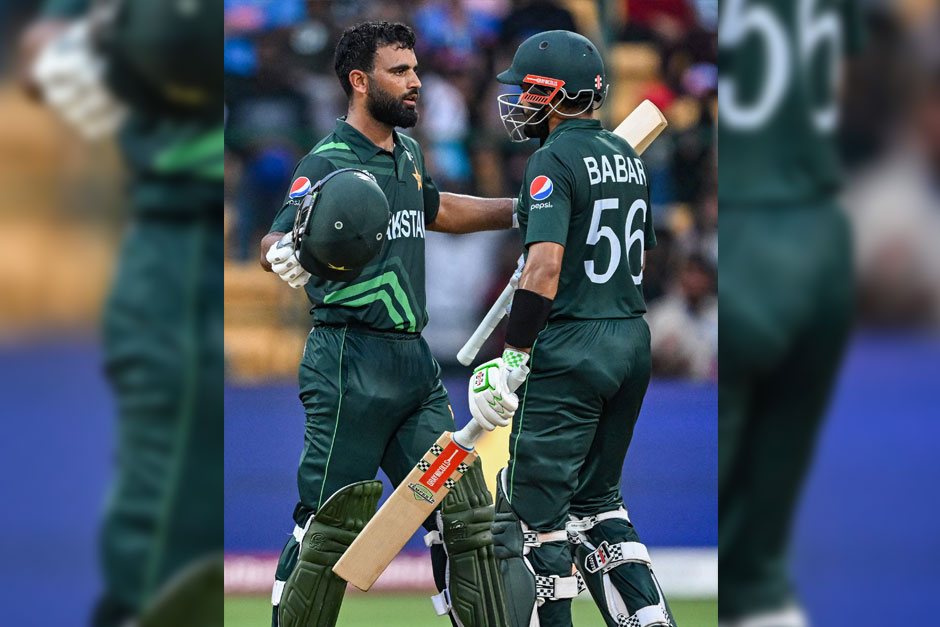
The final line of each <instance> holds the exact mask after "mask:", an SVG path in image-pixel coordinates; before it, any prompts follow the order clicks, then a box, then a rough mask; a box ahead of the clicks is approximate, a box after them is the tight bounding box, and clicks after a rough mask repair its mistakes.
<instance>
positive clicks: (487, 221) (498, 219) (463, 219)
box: [427, 193, 513, 233]
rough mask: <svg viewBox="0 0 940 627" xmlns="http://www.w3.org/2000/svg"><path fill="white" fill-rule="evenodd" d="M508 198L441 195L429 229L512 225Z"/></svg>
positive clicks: (472, 229)
mask: <svg viewBox="0 0 940 627" xmlns="http://www.w3.org/2000/svg"><path fill="white" fill-rule="evenodd" d="M512 213H513V200H512V198H478V197H476V196H464V195H463V194H448V193H442V194H441V206H440V209H439V210H438V212H437V217H435V218H434V222H431V223H430V224H428V225H427V228H428V230H429V231H439V232H441V233H474V232H476V231H495V230H498V229H509V228H512V223H513V220H512Z"/></svg>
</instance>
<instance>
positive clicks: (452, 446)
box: [333, 420, 483, 590]
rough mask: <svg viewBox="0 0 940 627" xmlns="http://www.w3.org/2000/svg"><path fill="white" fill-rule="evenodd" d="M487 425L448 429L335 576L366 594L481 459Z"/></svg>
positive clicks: (370, 524) (348, 552)
mask: <svg viewBox="0 0 940 627" xmlns="http://www.w3.org/2000/svg"><path fill="white" fill-rule="evenodd" d="M482 433H483V427H481V426H480V425H479V424H477V422H476V421H475V420H471V421H470V422H469V423H467V425H466V426H465V427H464V428H463V429H461V430H460V431H457V432H456V433H451V432H450V431H445V432H444V433H443V434H442V435H441V437H439V438H438V439H437V442H435V443H434V445H433V446H431V448H430V449H429V450H428V452H427V453H425V454H424V457H422V458H421V459H420V460H419V461H418V463H417V464H416V465H415V467H414V468H412V469H411V472H410V473H408V476H407V477H405V479H404V481H402V482H401V483H400V484H399V485H398V487H397V488H395V491H394V492H392V494H391V496H389V497H388V500H387V501H385V503H384V504H383V505H382V507H380V508H379V511H378V512H376V514H375V516H373V517H372V519H371V520H370V521H369V522H368V524H367V525H366V526H365V528H364V529H363V530H362V531H361V532H360V533H359V535H358V536H357V537H356V539H355V540H354V541H353V543H352V544H351V545H349V548H348V549H346V552H345V553H343V556H342V557H340V558H339V561H338V562H336V565H335V566H333V572H334V573H336V574H337V575H339V576H340V577H342V578H343V579H345V580H346V581H348V582H349V583H351V584H353V585H354V586H356V587H357V588H359V589H360V590H368V589H369V588H371V587H372V584H374V583H375V580H376V579H378V578H379V575H381V574H382V572H384V571H385V568H386V567H387V566H388V565H389V564H390V563H391V562H392V560H393V559H394V558H395V556H396V555H398V553H399V552H400V551H401V550H402V547H404V546H405V543H406V542H408V539H409V538H410V537H411V536H412V534H413V533H414V532H415V530H416V529H417V528H418V527H420V526H421V523H423V522H424V520H425V519H426V518H427V517H428V516H430V515H431V512H433V511H434V508H435V507H437V506H438V505H439V504H440V502H441V501H443V500H444V497H445V496H447V494H448V493H449V492H450V491H451V489H452V488H453V487H454V485H455V484H456V483H457V482H458V481H460V479H461V478H462V477H463V474H464V473H465V472H467V470H469V469H470V466H472V465H473V462H475V461H476V459H477V452H476V450H474V448H473V443H474V442H475V441H476V440H477V439H478V438H479V437H480V435H482Z"/></svg>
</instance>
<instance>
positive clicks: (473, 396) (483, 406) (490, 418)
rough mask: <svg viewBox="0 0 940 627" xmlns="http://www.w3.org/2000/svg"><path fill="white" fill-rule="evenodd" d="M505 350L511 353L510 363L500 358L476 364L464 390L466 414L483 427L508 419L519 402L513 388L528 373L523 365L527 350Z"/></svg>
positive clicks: (515, 387)
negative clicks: (468, 409) (522, 351)
mask: <svg viewBox="0 0 940 627" xmlns="http://www.w3.org/2000/svg"><path fill="white" fill-rule="evenodd" d="M506 352H507V353H510V352H511V353H512V354H513V355H512V356H510V358H511V360H512V364H513V365H508V364H507V363H506V361H505V360H504V359H503V358H499V359H493V360H491V361H488V362H486V363H485V364H481V365H480V366H477V368H476V369H475V370H474V371H473V376H471V377H470V384H469V386H468V390H467V394H468V397H469V398H468V401H469V403H468V404H469V405H470V414H471V415H472V416H473V419H474V420H475V421H477V423H478V424H479V425H480V426H481V427H483V428H484V429H486V430H487V431H492V430H493V429H495V428H496V427H505V426H506V425H508V424H509V423H510V422H511V421H512V416H513V414H515V412H516V408H517V407H518V406H519V397H517V396H516V394H515V391H516V389H517V388H518V387H519V386H520V385H522V382H523V381H525V378H526V376H528V373H529V369H528V368H527V367H526V365H525V364H526V362H527V361H528V359H529V356H528V355H527V354H525V353H519V352H517V351H506ZM505 356H506V353H504V357H505ZM520 356H521V357H520Z"/></svg>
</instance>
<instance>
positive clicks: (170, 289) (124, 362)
mask: <svg viewBox="0 0 940 627" xmlns="http://www.w3.org/2000/svg"><path fill="white" fill-rule="evenodd" d="M221 21H222V1H221V0H206V1H203V2H192V3H170V2H151V1H149V0H122V1H120V2H107V3H92V2H89V1H88V0H49V1H48V2H47V3H46V7H45V12H44V14H43V16H42V17H41V18H40V19H39V20H37V21H36V22H35V23H34V24H33V25H32V27H31V28H30V29H29V30H28V31H27V33H26V34H25V35H24V38H23V49H24V64H23V70H24V73H25V74H26V76H25V80H26V82H27V83H28V85H29V87H30V88H31V89H32V90H33V91H34V92H35V93H37V95H41V96H42V97H43V99H44V101H45V102H46V103H47V104H48V105H49V106H50V107H52V108H53V109H55V110H56V111H57V112H58V113H59V114H60V115H61V116H62V117H63V118H65V120H66V121H67V122H69V123H70V124H71V125H72V126H73V127H74V128H76V129H77V130H78V131H79V132H80V133H81V134H82V135H84V136H86V137H89V138H95V137H103V136H106V135H107V134H108V133H109V132H112V131H115V130H119V132H120V135H119V141H120V144H121V147H122V149H123V153H124V156H125V159H126V161H127V164H128V169H129V171H130V174H131V181H130V186H129V189H130V203H129V204H130V211H129V214H130V219H129V227H128V230H127V233H126V235H125V239H124V243H123V246H122V249H121V253H120V258H119V259H118V261H117V266H116V268H117V271H116V276H115V279H114V283H113V286H112V288H111V293H110V296H109V298H108V301H107V304H106V307H105V312H104V328H103V335H104V342H105V347H104V349H105V361H106V363H105V366H106V371H107V374H108V377H109V379H110V382H111V385H112V387H113V389H114V392H115V395H116V401H117V402H116V406H117V410H118V424H117V434H116V442H117V445H116V446H117V455H116V463H117V468H116V472H115V477H114V480H113V485H112V489H111V493H110V496H109V499H108V502H107V506H106V509H105V514H104V522H103V525H102V530H101V556H102V562H103V571H104V572H103V575H104V577H103V579H104V588H105V589H104V594H103V597H102V599H101V601H100V603H99V604H98V606H97V609H96V613H95V616H94V619H93V624H94V625H95V626H96V627H110V626H117V625H119V624H120V625H124V624H127V621H128V620H129V619H130V618H131V617H135V616H137V615H138V614H139V613H140V612H141V610H147V608H148V606H150V605H151V604H153V603H155V600H156V599H157V598H158V597H161V598H164V599H165V598H167V596H166V595H167V590H168V589H169V588H173V589H176V590H179V589H180V586H179V583H180V582H179V581H176V580H175V578H176V577H177V576H179V575H180V574H181V573H182V572H183V571H186V572H187V573H188V575H187V576H192V577H195V578H196V579H198V580H199V583H198V584H197V585H196V587H192V586H190V587H189V588H191V589H194V590H195V589H199V590H201V591H203V592H206V594H201V595H199V594H197V595H194V596H191V597H187V598H186V600H184V601H183V604H184V605H186V604H191V603H194V602H197V601H199V599H204V598H205V597H206V596H208V597H209V599H210V605H209V606H208V614H207V613H206V611H207V610H206V608H203V609H202V610H199V609H196V608H193V607H192V606H191V605H190V606H189V607H190V608H191V609H192V611H191V612H189V611H187V609H186V608H183V611H182V612H180V613H177V614H174V615H175V616H180V614H182V615H184V616H185V615H187V614H188V615H189V616H190V617H195V616H197V615H198V616H199V618H198V622H199V624H203V625H213V624H221V622H222V615H221V605H220V604H219V602H218V599H219V595H221V593H222V589H221V577H217V576H216V575H217V574H220V573H221V557H220V556H221V550H222V532H223V530H222V511H223V509H222V498H223V490H222V486H223V482H222V472H223V471H222V430H223V421H222V415H223V410H222V395H221V389H222V381H223V340H222V311H223V305H222V287H223V273H222V255H223V253H222V238H221V232H222V182H223V137H222V114H221V106H222V90H221V84H222V79H221V71H222V68H221V64H220V62H219V56H218V54H219V52H218V51H219V50H221V45H222V29H221ZM213 554H215V555H218V556H219V559H218V564H217V566H218V568H215V567H208V568H204V567H203V566H199V567H198V568H196V569H195V570H194V569H193V567H194V564H195V563H196V562H197V561H199V562H202V561H203V558H205V557H206V556H209V555H213ZM206 581H213V582H216V583H217V585H215V586H214V587H211V586H210V589H208V590H207V589H206V588H205V585H204V584H205V582H206ZM184 587H185V586H184ZM184 592H185V591H184ZM183 596H186V595H185V594H184V595H183ZM175 598H177V599H178V598H179V596H176V597H175ZM157 604H159V602H157ZM170 609H171V610H172V611H176V610H173V608H170ZM177 609H179V608H177ZM166 610H167V608H166V607H165V606H164V607H163V609H162V610H159V608H158V611H162V612H164V613H162V614H159V615H161V616H164V615H166ZM41 611H42V608H37V612H40V613H41ZM194 620H195V619H194ZM40 622H42V621H41V620H40ZM174 624H179V625H186V624H192V623H191V622H187V621H186V620H176V621H175V622H174Z"/></svg>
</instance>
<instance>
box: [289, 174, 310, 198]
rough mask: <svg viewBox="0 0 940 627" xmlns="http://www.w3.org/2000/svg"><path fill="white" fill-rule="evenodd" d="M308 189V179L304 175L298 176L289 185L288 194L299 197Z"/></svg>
mask: <svg viewBox="0 0 940 627" xmlns="http://www.w3.org/2000/svg"><path fill="white" fill-rule="evenodd" d="M309 191H310V179H308V178H307V177H306V176H301V177H298V178H297V179H296V180H295V181H294V182H293V183H292V184H291V186H290V193H289V196H290V197H291V198H300V197H301V196H305V195H306V194H307V192H309Z"/></svg>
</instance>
